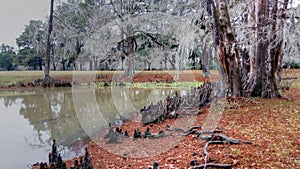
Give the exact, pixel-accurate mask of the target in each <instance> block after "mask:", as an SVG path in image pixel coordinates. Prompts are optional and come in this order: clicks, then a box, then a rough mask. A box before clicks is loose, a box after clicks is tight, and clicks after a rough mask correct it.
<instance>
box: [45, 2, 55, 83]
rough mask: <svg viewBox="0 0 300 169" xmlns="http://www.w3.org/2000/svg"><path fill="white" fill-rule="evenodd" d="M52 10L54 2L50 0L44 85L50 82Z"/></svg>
mask: <svg viewBox="0 0 300 169" xmlns="http://www.w3.org/2000/svg"><path fill="white" fill-rule="evenodd" d="M53 8H54V0H51V5H50V16H49V28H48V35H47V48H46V57H45V69H44V83H46V84H48V83H49V82H50V81H51V77H50V52H51V42H50V38H51V33H52V29H53Z"/></svg>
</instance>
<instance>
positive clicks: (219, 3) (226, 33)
mask: <svg viewBox="0 0 300 169" xmlns="http://www.w3.org/2000/svg"><path fill="white" fill-rule="evenodd" d="M207 10H208V13H209V15H210V16H211V17H212V19H211V21H212V23H211V26H212V30H213V36H214V43H215V48H216V51H217V56H218V58H219V60H220V62H221V69H222V70H220V76H225V77H221V78H220V83H221V84H222V85H221V86H222V87H223V88H221V92H220V93H225V94H226V95H231V96H233V97H239V96H241V95H242V93H241V92H242V90H241V89H242V88H241V77H240V63H239V56H238V51H237V47H236V40H235V37H234V33H233V29H232V27H231V22H230V18H229V13H228V7H227V1H226V0H216V1H215V3H212V1H211V0H208V6H207ZM223 72H224V73H223ZM222 79H223V80H224V79H225V81H223V82H222ZM224 83H225V84H224Z"/></svg>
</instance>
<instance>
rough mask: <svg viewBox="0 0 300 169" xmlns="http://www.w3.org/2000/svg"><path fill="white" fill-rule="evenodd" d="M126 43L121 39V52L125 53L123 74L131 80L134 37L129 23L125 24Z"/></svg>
mask: <svg viewBox="0 0 300 169" xmlns="http://www.w3.org/2000/svg"><path fill="white" fill-rule="evenodd" d="M126 33H127V35H126V44H125V42H124V40H123V53H124V54H125V56H126V57H127V58H126V61H127V67H126V70H125V75H126V76H127V79H128V80H129V81H132V79H133V77H134V74H135V72H134V37H133V26H132V25H131V24H129V25H127V28H126Z"/></svg>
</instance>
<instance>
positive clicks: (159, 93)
mask: <svg viewBox="0 0 300 169" xmlns="http://www.w3.org/2000/svg"><path fill="white" fill-rule="evenodd" d="M174 93H175V90H173V89H136V88H105V89H93V88H72V89H46V90H26V91H3V92H0V135H1V138H0V139H1V141H0V169H16V168H30V166H31V165H32V164H34V163H36V162H39V161H45V162H47V161H48V153H49V152H50V151H51V140H52V139H56V140H57V144H58V150H59V153H61V155H62V157H63V159H70V158H72V157H74V156H79V155H82V153H83V151H84V146H85V144H86V143H87V141H89V139H90V138H91V137H90V136H92V135H93V133H95V132H97V131H99V130H100V129H101V128H103V127H104V126H107V124H108V123H109V122H118V123H121V122H122V121H121V120H118V121H116V119H126V118H130V113H131V112H136V111H138V110H139V109H141V108H142V107H144V106H147V105H149V104H150V103H156V102H158V101H159V100H161V99H163V98H165V97H167V96H168V95H174Z"/></svg>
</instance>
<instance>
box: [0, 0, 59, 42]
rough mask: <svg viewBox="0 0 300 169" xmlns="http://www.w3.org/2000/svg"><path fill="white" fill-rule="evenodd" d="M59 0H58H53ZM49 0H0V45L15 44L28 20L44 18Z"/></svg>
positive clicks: (56, 0)
mask: <svg viewBox="0 0 300 169" xmlns="http://www.w3.org/2000/svg"><path fill="white" fill-rule="evenodd" d="M55 2H60V0H55ZM49 8H50V0H0V45H1V44H2V43H5V44H8V45H10V46H16V40H15V39H16V38H17V37H19V36H20V35H21V34H22V32H23V30H24V26H25V25H28V24H29V21H30V20H45V19H46V17H47V16H48V15H49Z"/></svg>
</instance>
